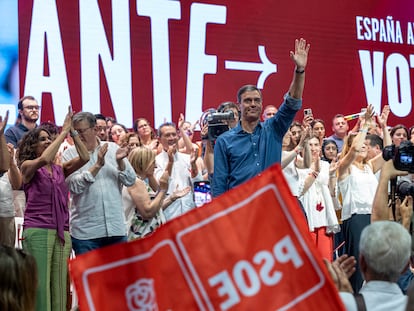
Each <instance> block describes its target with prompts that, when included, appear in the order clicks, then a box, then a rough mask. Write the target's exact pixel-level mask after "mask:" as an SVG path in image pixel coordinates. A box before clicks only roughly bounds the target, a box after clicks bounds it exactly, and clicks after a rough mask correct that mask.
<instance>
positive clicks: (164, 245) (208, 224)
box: [70, 165, 344, 311]
mask: <svg viewBox="0 0 414 311" xmlns="http://www.w3.org/2000/svg"><path fill="white" fill-rule="evenodd" d="M70 272H71V276H72V278H73V280H74V283H75V287H76V291H77V294H78V296H79V306H80V309H81V310H134V311H141V310H142V311H143V310H208V311H210V310H344V308H343V305H342V303H341V301H340V299H339V296H338V293H337V290H336V288H335V286H334V284H333V283H332V281H331V280H330V277H329V275H328V272H327V271H326V269H325V268H324V266H323V262H322V260H321V258H320V257H319V254H318V252H317V250H316V249H315V248H314V246H313V243H312V241H311V240H310V238H309V234H308V229H307V225H306V222H305V220H304V217H303V214H302V212H301V211H300V209H299V207H298V205H297V202H296V199H295V198H294V197H292V195H291V194H290V191H289V188H288V186H287V184H286V182H285V180H284V178H283V174H282V172H281V168H280V166H279V165H275V166H273V167H271V168H270V169H268V170H266V171H265V172H263V173H262V174H261V175H260V176H258V177H255V178H254V179H252V180H251V181H249V182H247V183H245V184H243V185H241V186H239V187H238V188H236V189H233V190H231V191H228V192H227V193H225V194H224V195H222V196H221V197H219V198H216V199H215V200H213V202H211V203H209V204H206V205H204V206H203V207H201V208H198V209H196V210H193V211H191V212H189V213H187V214H185V215H183V216H181V217H179V218H177V219H174V220H173V221H171V222H168V223H167V224H165V225H164V226H163V227H161V228H160V229H159V230H158V231H156V233H155V234H153V235H152V236H150V237H148V238H145V239H141V240H137V241H134V242H130V243H123V244H118V245H114V246H110V247H107V248H103V249H100V250H96V251H92V252H89V253H87V254H84V255H81V256H78V257H77V258H76V259H74V260H72V261H71V262H70Z"/></svg>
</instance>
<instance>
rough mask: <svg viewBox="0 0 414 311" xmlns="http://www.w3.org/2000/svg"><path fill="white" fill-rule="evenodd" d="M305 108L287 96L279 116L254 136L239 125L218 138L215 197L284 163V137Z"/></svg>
mask: <svg viewBox="0 0 414 311" xmlns="http://www.w3.org/2000/svg"><path fill="white" fill-rule="evenodd" d="M301 107H302V100H301V99H295V98H292V97H290V96H289V95H286V96H285V100H284V102H283V104H282V105H281V107H280V109H279V111H278V112H277V113H276V115H274V116H273V117H272V118H270V119H268V120H266V121H265V122H260V123H258V125H257V126H256V128H255V129H254V131H253V133H247V132H245V131H244V130H243V128H242V127H241V123H239V125H238V126H236V127H235V128H234V129H232V130H230V131H228V132H226V133H223V134H222V135H220V136H219V137H218V138H217V141H216V145H215V146H214V175H213V182H212V192H213V196H215V197H216V196H219V195H220V194H222V193H224V192H226V191H227V190H229V189H232V188H234V187H236V186H238V185H240V184H242V183H244V182H245V181H247V180H249V179H250V178H252V177H254V176H256V175H257V174H259V173H260V172H262V171H263V170H265V169H266V168H268V167H269V166H271V165H272V164H274V163H279V162H280V160H281V154H282V140H283V136H284V135H285V134H286V132H287V130H288V129H289V126H290V124H291V123H292V121H293V119H294V118H295V115H296V112H297V111H298V110H299V109H300V108H301Z"/></svg>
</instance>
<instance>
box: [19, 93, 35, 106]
mask: <svg viewBox="0 0 414 311" xmlns="http://www.w3.org/2000/svg"><path fill="white" fill-rule="evenodd" d="M26 99H30V100H36V98H34V97H33V96H31V95H27V96H23V97H22V98H20V99H19V102H18V103H17V109H19V110H23V102H24V101H25V100H26Z"/></svg>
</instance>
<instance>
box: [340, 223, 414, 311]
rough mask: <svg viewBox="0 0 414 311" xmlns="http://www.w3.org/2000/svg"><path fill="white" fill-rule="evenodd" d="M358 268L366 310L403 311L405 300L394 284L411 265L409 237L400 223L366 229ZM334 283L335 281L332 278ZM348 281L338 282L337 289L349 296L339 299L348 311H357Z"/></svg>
mask: <svg viewBox="0 0 414 311" xmlns="http://www.w3.org/2000/svg"><path fill="white" fill-rule="evenodd" d="M359 249H360V260H359V264H360V267H361V271H362V273H363V275H364V278H365V282H366V283H365V284H364V285H363V286H362V288H361V290H360V291H359V294H361V295H362V297H363V302H364V303H365V306H366V310H367V311H370V310H375V311H388V310H393V311H405V310H406V305H407V296H405V295H404V294H403V293H402V291H401V289H400V288H399V287H398V284H397V280H398V278H399V276H400V275H401V273H402V272H403V271H405V270H406V269H407V267H408V265H409V262H410V255H411V236H410V234H409V233H408V231H407V230H406V229H405V228H404V227H403V226H402V225H400V224H399V223H396V222H393V221H388V220H385V221H378V222H374V223H372V224H370V225H369V226H367V227H365V229H364V230H363V231H362V234H361V240H360V247H359ZM334 279H335V278H334ZM346 282H347V279H346V278H345V279H344V278H343V277H342V278H340V282H339V285H341V283H342V287H343V288H346V287H347V288H348V289H349V291H351V292H342V291H341V286H340V287H339V290H340V291H341V292H340V293H339V294H340V297H341V299H342V302H343V303H344V305H345V309H346V310H348V311H354V310H355V311H357V310H359V309H358V307H357V302H356V298H355V296H354V295H353V294H352V287H351V286H350V284H349V283H348V285H347V286H346V284H345V285H344V283H346Z"/></svg>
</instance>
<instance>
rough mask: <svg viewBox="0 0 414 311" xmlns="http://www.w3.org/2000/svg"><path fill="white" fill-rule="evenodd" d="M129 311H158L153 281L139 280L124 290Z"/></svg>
mask: <svg viewBox="0 0 414 311" xmlns="http://www.w3.org/2000/svg"><path fill="white" fill-rule="evenodd" d="M125 296H126V300H127V303H128V309H129V311H158V305H157V300H156V299H155V291H154V280H152V279H139V280H138V281H136V282H135V283H133V284H131V285H129V286H128V287H127V288H126V290H125Z"/></svg>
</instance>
